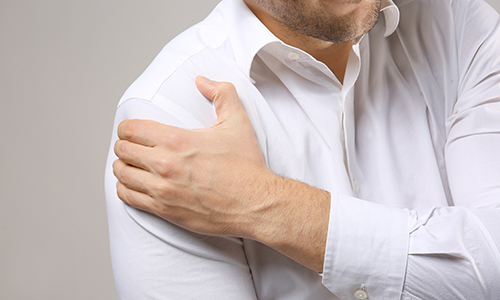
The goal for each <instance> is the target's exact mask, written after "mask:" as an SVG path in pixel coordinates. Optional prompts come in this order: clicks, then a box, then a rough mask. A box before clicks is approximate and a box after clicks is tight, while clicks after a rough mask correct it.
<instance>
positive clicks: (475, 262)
mask: <svg viewBox="0 0 500 300" xmlns="http://www.w3.org/2000/svg"><path fill="white" fill-rule="evenodd" d="M485 5H486V4H484V3H482V2H480V1H470V5H469V7H468V12H467V16H468V17H467V19H466V20H464V22H465V23H464V24H462V25H463V28H465V29H464V32H462V33H461V37H460V41H461V43H462V44H461V45H460V47H461V50H460V57H459V59H460V62H459V63H460V70H461V74H460V78H461V82H460V83H459V90H458V98H457V100H456V103H455V105H454V108H453V112H452V114H451V115H450V116H449V117H448V119H447V124H446V128H447V142H446V146H445V149H444V151H445V166H446V173H447V177H448V182H449V186H450V192H451V195H452V200H453V203H454V206H450V207H431V208H428V209H422V210H404V209H394V208H389V207H387V206H383V205H379V204H374V203H369V202H367V201H363V200H361V199H358V198H354V197H348V196H345V195H333V196H332V206H331V216H330V228H329V233H328V240H327V250H326V255H325V263H324V274H323V284H324V285H325V286H326V287H327V288H329V289H330V291H332V292H333V293H334V294H336V295H337V296H338V297H340V298H342V299H346V300H348V299H353V300H355V299H365V298H363V297H364V295H367V296H368V297H369V298H368V299H426V300H427V299H500V284H499V282H500V251H499V246H500V55H499V49H500V24H499V18H498V14H497V13H495V12H492V13H490V14H488V13H485ZM356 291H358V292H359V291H362V292H361V293H358V294H357V295H358V297H356Z"/></svg>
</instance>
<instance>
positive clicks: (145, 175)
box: [113, 159, 153, 195]
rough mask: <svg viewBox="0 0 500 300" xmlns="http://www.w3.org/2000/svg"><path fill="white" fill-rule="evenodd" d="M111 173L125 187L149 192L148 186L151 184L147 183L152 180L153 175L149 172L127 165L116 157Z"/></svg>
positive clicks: (145, 192)
mask: <svg viewBox="0 0 500 300" xmlns="http://www.w3.org/2000/svg"><path fill="white" fill-rule="evenodd" d="M113 174H115V177H116V179H118V181H119V182H120V183H121V184H123V185H124V186H126V187H127V188H129V189H132V190H135V191H138V192H141V193H144V194H148V195H149V194H150V189H149V188H148V187H149V186H151V184H149V183H151V182H152V181H153V175H152V174H151V173H150V172H148V171H145V170H143V169H139V168H136V167H134V166H131V165H128V164H126V163H125V162H123V161H122V160H120V159H118V160H116V161H115V162H114V163H113Z"/></svg>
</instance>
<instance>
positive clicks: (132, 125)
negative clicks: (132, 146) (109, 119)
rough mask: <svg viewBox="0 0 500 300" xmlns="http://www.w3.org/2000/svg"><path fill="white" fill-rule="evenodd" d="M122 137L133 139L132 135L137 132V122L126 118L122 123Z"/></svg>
mask: <svg viewBox="0 0 500 300" xmlns="http://www.w3.org/2000/svg"><path fill="white" fill-rule="evenodd" d="M119 126H120V130H119V132H120V138H123V139H126V140H128V139H131V138H132V137H134V136H135V134H136V132H137V128H138V126H137V124H136V122H134V121H133V120H125V121H123V122H121V123H120V125H119Z"/></svg>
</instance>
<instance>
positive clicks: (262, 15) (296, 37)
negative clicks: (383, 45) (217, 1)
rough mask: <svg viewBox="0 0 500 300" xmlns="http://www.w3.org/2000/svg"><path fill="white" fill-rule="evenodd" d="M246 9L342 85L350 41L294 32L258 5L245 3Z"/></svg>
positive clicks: (249, 2)
mask: <svg viewBox="0 0 500 300" xmlns="http://www.w3.org/2000/svg"><path fill="white" fill-rule="evenodd" d="M246 2H247V5H248V7H249V8H250V9H251V10H252V11H253V13H254V14H255V15H256V16H257V18H259V20H260V21H261V22H262V23H263V24H264V25H265V26H266V27H267V28H268V29H269V31H271V32H272V33H273V34H274V35H275V36H276V37H278V38H279V39H280V40H282V41H283V42H284V43H286V44H288V45H290V46H293V47H296V48H299V49H301V50H303V51H305V52H307V53H309V54H310V55H312V56H313V57H314V58H316V59H317V60H319V61H321V62H323V63H324V64H325V65H326V66H327V67H328V68H329V69H330V70H331V71H332V72H333V74H335V76H336V77H337V79H338V80H339V81H340V82H341V83H343V82H344V76H345V71H346V67H347V60H348V58H349V53H350V51H351V47H352V41H348V42H343V43H332V42H327V41H323V40H319V39H316V38H313V37H310V36H306V35H303V34H300V33H298V32H295V31H293V30H291V29H290V28H288V27H287V26H285V25H284V24H283V23H281V22H280V21H278V20H276V19H274V18H273V17H271V16H269V15H268V14H267V13H266V12H265V11H263V10H262V9H261V8H260V7H259V6H258V5H254V4H252V3H251V2H253V1H246Z"/></svg>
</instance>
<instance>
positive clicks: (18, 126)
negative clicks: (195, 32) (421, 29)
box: [0, 0, 500, 300]
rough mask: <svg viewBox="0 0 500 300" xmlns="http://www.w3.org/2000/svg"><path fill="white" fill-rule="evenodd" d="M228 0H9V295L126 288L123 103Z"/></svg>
mask: <svg viewBox="0 0 500 300" xmlns="http://www.w3.org/2000/svg"><path fill="white" fill-rule="evenodd" d="M217 2H218V0H178V1H174V0H121V1H118V0H86V1H74V0H73V1H71V0H45V1H27V0H10V1H8V0H0V299H7V300H10V299H37V300H44V299H47V300H49V299H50V300H53V299H72V300H78V299H85V300H88V299H117V296H116V292H115V289H114V285H113V277H112V273H111V265H110V258H109V246H108V234H107V222H106V209H105V203H104V195H103V176H104V165H105V160H106V154H107V150H108V147H109V140H110V136H111V128H112V124H113V116H114V110H115V107H116V104H117V102H118V100H119V98H120V96H121V95H122V93H123V92H124V91H125V89H126V88H127V86H128V85H129V84H130V83H131V82H132V81H133V80H134V79H135V78H136V77H137V76H138V75H139V74H140V73H141V72H142V71H143V70H144V69H145V67H146V66H147V65H148V64H149V63H150V61H151V60H152V59H153V58H154V56H155V55H156V54H157V53H158V52H159V51H160V49H161V48H162V47H163V45H164V44H166V43H167V42H168V40H170V39H171V38H172V37H174V36H175V35H176V34H178V33H180V32H181V31H182V30H184V29H185V28H187V27H188V26H190V25H192V24H194V23H196V22H198V21H200V20H202V19H203V17H204V16H205V15H207V14H208V12H209V11H210V10H211V9H212V8H213V7H214V6H215V5H216V3H217ZM489 2H490V3H491V4H492V5H493V6H494V7H495V8H496V9H497V10H499V11H500V0H489Z"/></svg>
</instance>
